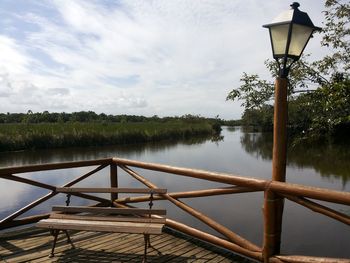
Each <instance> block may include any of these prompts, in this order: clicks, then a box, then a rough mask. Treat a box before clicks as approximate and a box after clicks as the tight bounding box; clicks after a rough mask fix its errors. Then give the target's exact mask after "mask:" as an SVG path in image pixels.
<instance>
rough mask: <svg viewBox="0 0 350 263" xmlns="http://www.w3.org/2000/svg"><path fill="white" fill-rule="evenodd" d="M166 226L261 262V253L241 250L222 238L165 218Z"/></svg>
mask: <svg viewBox="0 0 350 263" xmlns="http://www.w3.org/2000/svg"><path fill="white" fill-rule="evenodd" d="M166 225H167V226H168V227H170V228H173V229H175V230H178V231H180V232H183V233H185V234H187V235H190V236H193V237H196V238H198V239H201V240H203V241H207V242H209V243H212V244H214V245H217V246H221V247H224V248H226V249H228V250H230V251H233V252H235V253H239V254H241V255H244V256H247V257H250V258H254V259H257V260H262V254H261V252H257V251H251V250H249V249H247V248H243V247H241V246H238V245H236V244H234V243H231V242H229V241H227V240H225V239H222V238H219V237H216V236H214V235H211V234H208V233H206V232H203V231H200V230H198V229H196V228H193V227H190V226H187V225H185V224H183V223H180V222H177V221H175V220H172V219H168V218H167V219H166Z"/></svg>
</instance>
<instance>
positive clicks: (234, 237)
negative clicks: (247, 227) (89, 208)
mask: <svg viewBox="0 0 350 263" xmlns="http://www.w3.org/2000/svg"><path fill="white" fill-rule="evenodd" d="M120 167H121V168H122V169H123V170H124V171H125V172H127V173H128V174H130V175H131V176H132V177H134V178H135V179H137V180H138V181H140V182H141V183H143V184H144V185H146V186H147V187H149V188H158V187H157V186H156V185H155V184H153V183H151V182H149V181H148V180H147V179H145V178H144V177H142V176H141V175H139V174H137V173H136V172H134V171H133V170H131V169H130V168H127V167H125V166H123V165H122V166H120ZM162 196H164V197H165V198H166V199H167V200H169V201H170V202H172V203H173V204H175V205H176V206H177V207H179V208H181V209H182V210H184V211H186V212H187V213H189V214H191V215H192V216H194V217H196V218H197V219H199V220H200V221H202V222H204V223H205V224H207V225H208V226H210V227H211V228H213V229H214V230H216V231H218V232H219V233H220V234H222V235H224V236H226V237H227V238H228V239H230V241H232V242H234V243H236V244H238V245H240V246H242V247H244V248H247V249H249V250H252V251H261V248H259V247H258V246H256V245H255V244H253V243H251V242H250V241H248V240H246V239H244V238H242V237H241V236H239V235H237V234H236V233H234V232H232V231H231V230H229V229H228V228H226V227H225V226H223V225H221V224H219V223H217V222H216V221H214V220H213V219H211V218H209V217H208V216H206V215H204V214H202V213H200V212H199V211H197V210H195V209H194V208H192V207H190V206H188V205H186V204H184V203H183V202H181V201H179V200H176V199H175V198H173V197H171V196H170V195H168V194H162Z"/></svg>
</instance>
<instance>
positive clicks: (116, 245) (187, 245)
mask: <svg viewBox="0 0 350 263" xmlns="http://www.w3.org/2000/svg"><path fill="white" fill-rule="evenodd" d="M166 232H167V233H164V234H162V235H157V236H151V244H152V246H153V248H150V249H149V253H148V262H179V263H180V262H212V263H214V262H251V261H248V260H246V259H243V258H241V257H239V256H237V255H234V254H232V253H229V252H225V251H224V250H221V249H218V248H216V247H212V246H210V245H208V244H205V243H202V242H198V241H197V240H195V239H193V238H191V237H188V236H181V235H176V234H175V235H174V233H170V232H172V231H166ZM70 233H71V238H72V240H73V243H74V245H75V246H76V248H75V249H72V248H71V246H70V244H68V243H67V242H66V239H65V235H64V234H61V235H60V237H59V239H58V242H57V247H56V253H55V257H54V258H48V255H49V253H50V249H51V245H52V241H53V238H52V236H51V235H50V234H49V232H48V231H46V230H42V229H37V228H34V227H31V228H27V229H23V230H17V231H12V232H8V233H2V234H0V260H1V262H81V263H89V262H98V263H104V262H141V260H142V255H143V244H144V243H143V236H142V235H139V234H120V233H97V232H85V231H79V232H78V231H75V232H73V231H72V232H70Z"/></svg>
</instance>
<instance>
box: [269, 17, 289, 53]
mask: <svg viewBox="0 0 350 263" xmlns="http://www.w3.org/2000/svg"><path fill="white" fill-rule="evenodd" d="M288 30H289V24H285V25H278V26H271V27H270V34H271V39H272V48H273V55H274V56H283V55H284V54H285V53H286V46H287V39H288Z"/></svg>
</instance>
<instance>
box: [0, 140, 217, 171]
mask: <svg viewBox="0 0 350 263" xmlns="http://www.w3.org/2000/svg"><path fill="white" fill-rule="evenodd" d="M209 139H211V137H207V136H206V137H198V138H192V139H186V140H181V141H164V142H161V143H159V142H154V143H145V144H128V145H117V146H104V147H84V148H68V149H54V150H37V151H35V150H34V151H18V152H5V153H4V152H2V153H0V167H11V166H22V165H30V164H44V163H54V162H68V161H81V160H93V159H99V158H110V157H114V156H123V157H124V158H127V157H128V156H129V155H130V154H132V156H133V157H141V156H143V155H145V154H146V153H148V154H153V153H157V152H162V151H168V150H171V149H172V148H174V147H177V146H178V145H179V144H181V145H200V144H203V143H204V142H206V141H207V140H209ZM214 140H215V138H214ZM216 140H217V139H216Z"/></svg>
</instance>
